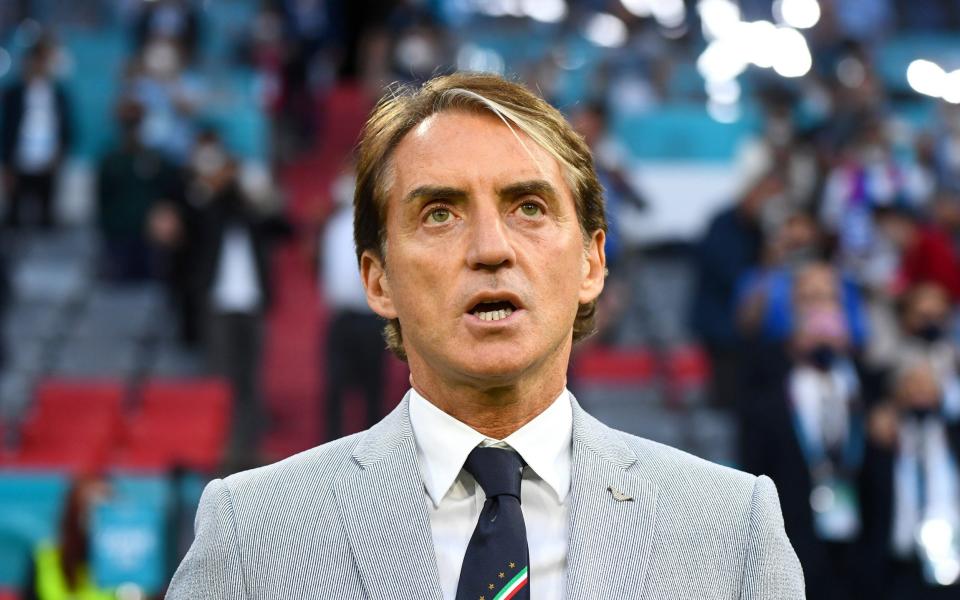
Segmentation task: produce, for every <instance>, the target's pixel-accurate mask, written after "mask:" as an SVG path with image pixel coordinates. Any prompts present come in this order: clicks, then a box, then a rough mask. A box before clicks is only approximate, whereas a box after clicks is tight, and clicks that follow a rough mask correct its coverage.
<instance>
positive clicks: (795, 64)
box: [771, 27, 813, 77]
mask: <svg viewBox="0 0 960 600" xmlns="http://www.w3.org/2000/svg"><path fill="white" fill-rule="evenodd" d="M771 50H772V53H773V55H774V57H773V70H774V71H776V72H777V73H778V74H779V75H781V76H783V77H802V76H803V75H806V74H807V72H808V71H809V70H810V67H812V66H813V57H812V56H810V48H808V47H807V40H806V39H804V37H803V35H801V34H800V32H799V31H797V30H796V29H791V28H790V27H779V28H777V43H776V45H774V47H773V48H771Z"/></svg>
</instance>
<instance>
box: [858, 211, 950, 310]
mask: <svg viewBox="0 0 960 600" xmlns="http://www.w3.org/2000/svg"><path fill="white" fill-rule="evenodd" d="M873 214H874V217H873V219H874V222H875V223H876V225H877V228H878V229H879V230H880V231H881V232H882V233H883V236H884V237H885V238H886V239H887V240H889V241H890V242H891V243H892V244H893V245H894V247H895V248H896V250H897V252H898V253H899V256H900V260H899V266H898V273H897V279H898V283H900V284H901V285H908V286H909V285H917V284H920V283H925V282H933V283H936V284H937V285H939V286H941V287H942V288H943V289H944V290H946V291H947V292H948V293H949V294H950V298H952V299H953V301H954V302H956V301H960V261H958V260H957V255H956V251H955V250H954V247H953V241H952V240H951V239H950V236H949V235H948V234H947V233H946V232H945V231H943V230H942V229H941V228H940V227H939V226H938V225H936V224H934V223H927V222H925V221H924V220H923V219H922V218H921V216H920V215H919V213H918V212H917V211H916V210H914V209H912V208H911V207H910V206H908V205H904V204H895V205H893V206H890V207H882V208H877V209H875V210H874V211H873Z"/></svg>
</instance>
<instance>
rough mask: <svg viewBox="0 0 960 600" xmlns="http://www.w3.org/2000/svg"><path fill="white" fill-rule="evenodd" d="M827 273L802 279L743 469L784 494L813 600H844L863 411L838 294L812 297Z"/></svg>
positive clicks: (747, 428) (752, 414)
mask: <svg viewBox="0 0 960 600" xmlns="http://www.w3.org/2000/svg"><path fill="white" fill-rule="evenodd" d="M825 271H826V268H825V267H824V266H823V265H813V266H811V267H808V268H807V269H805V270H804V271H803V272H801V273H800V274H799V275H798V285H797V286H796V288H795V297H794V303H793V307H794V312H795V314H794V318H793V321H794V323H795V327H794V329H793V333H792V336H791V338H790V339H789V340H788V341H787V343H786V344H785V346H782V347H781V349H780V350H779V351H778V352H777V355H778V356H779V357H780V358H779V360H780V361H782V366H775V365H773V363H772V362H771V361H768V362H767V366H768V368H772V369H775V371H776V373H777V374H776V375H775V376H774V375H771V376H770V377H769V380H770V382H771V383H770V384H769V385H768V386H767V387H766V388H763V389H760V390H759V391H757V393H756V396H755V398H754V399H753V402H752V403H751V404H750V406H749V409H748V410H747V411H746V412H745V414H744V415H743V418H742V422H741V431H740V437H741V442H740V443H741V460H742V465H743V468H744V469H745V470H747V471H749V472H752V473H754V474H757V475H760V474H763V475H768V476H769V477H770V478H771V479H773V481H774V483H776V484H777V490H778V492H779V494H780V502H781V506H782V508H783V518H784V524H785V526H786V530H787V535H788V536H789V537H790V541H791V543H792V544H793V547H794V549H795V550H796V552H797V557H798V558H799V559H800V563H801V564H802V565H803V569H804V575H805V577H804V579H805V581H806V585H807V597H808V598H822V599H831V598H836V599H838V600H839V599H844V600H846V599H848V598H856V597H858V596H857V595H856V589H857V582H856V580H855V577H854V576H853V574H854V573H855V572H856V569H857V555H856V546H855V544H854V542H855V541H856V540H857V536H858V535H859V532H860V504H859V500H858V498H857V482H858V477H859V473H860V467H861V464H862V460H863V453H864V420H863V404H862V401H861V384H860V377H859V375H858V372H857V370H856V368H855V366H854V363H853V360H852V358H851V355H850V350H851V347H850V335H849V330H848V327H847V324H846V321H845V318H844V313H843V311H842V308H841V306H840V303H839V301H838V296H837V294H836V285H834V286H833V288H834V293H832V294H822V295H820V296H819V297H817V298H813V297H812V296H811V292H810V289H811V288H812V287H813V286H815V285H818V284H817V280H819V279H822V275H823V273H824V272H825ZM834 279H835V275H834ZM804 280H809V281H810V283H806V282H805V281H804ZM804 294H806V296H807V297H804Z"/></svg>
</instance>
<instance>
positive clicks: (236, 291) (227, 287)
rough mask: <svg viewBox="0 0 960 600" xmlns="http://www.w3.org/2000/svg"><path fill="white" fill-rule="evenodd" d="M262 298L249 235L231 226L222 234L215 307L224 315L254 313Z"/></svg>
mask: <svg viewBox="0 0 960 600" xmlns="http://www.w3.org/2000/svg"><path fill="white" fill-rule="evenodd" d="M262 299H263V294H262V293H261V291H260V282H259V281H258V280H257V259H256V256H255V254H254V250H253V240H252V239H250V233H249V232H248V231H247V230H246V229H244V228H242V227H240V226H238V225H232V226H229V227H227V229H226V231H224V232H223V246H222V247H221V248H220V260H219V263H218V264H217V273H216V277H215V279H214V282H213V305H214V306H215V307H216V308H217V310H219V311H221V312H240V313H253V312H256V310H257V309H258V308H259V307H260V302H261V301H262Z"/></svg>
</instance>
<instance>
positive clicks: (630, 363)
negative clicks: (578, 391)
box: [573, 347, 656, 385]
mask: <svg viewBox="0 0 960 600" xmlns="http://www.w3.org/2000/svg"><path fill="white" fill-rule="evenodd" d="M573 364H574V371H575V374H576V377H577V379H578V380H580V381H584V382H587V381H589V382H590V383H594V384H600V385H603V384H612V385H635V384H648V383H650V381H651V379H652V377H653V375H654V373H655V371H656V369H655V366H656V362H655V361H654V359H653V356H652V355H651V354H650V352H649V351H648V350H646V349H642V348H640V349H629V350H622V349H610V348H599V347H594V348H589V349H586V350H584V351H583V352H582V353H580V354H578V355H577V357H576V359H575V360H574V363H573Z"/></svg>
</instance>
